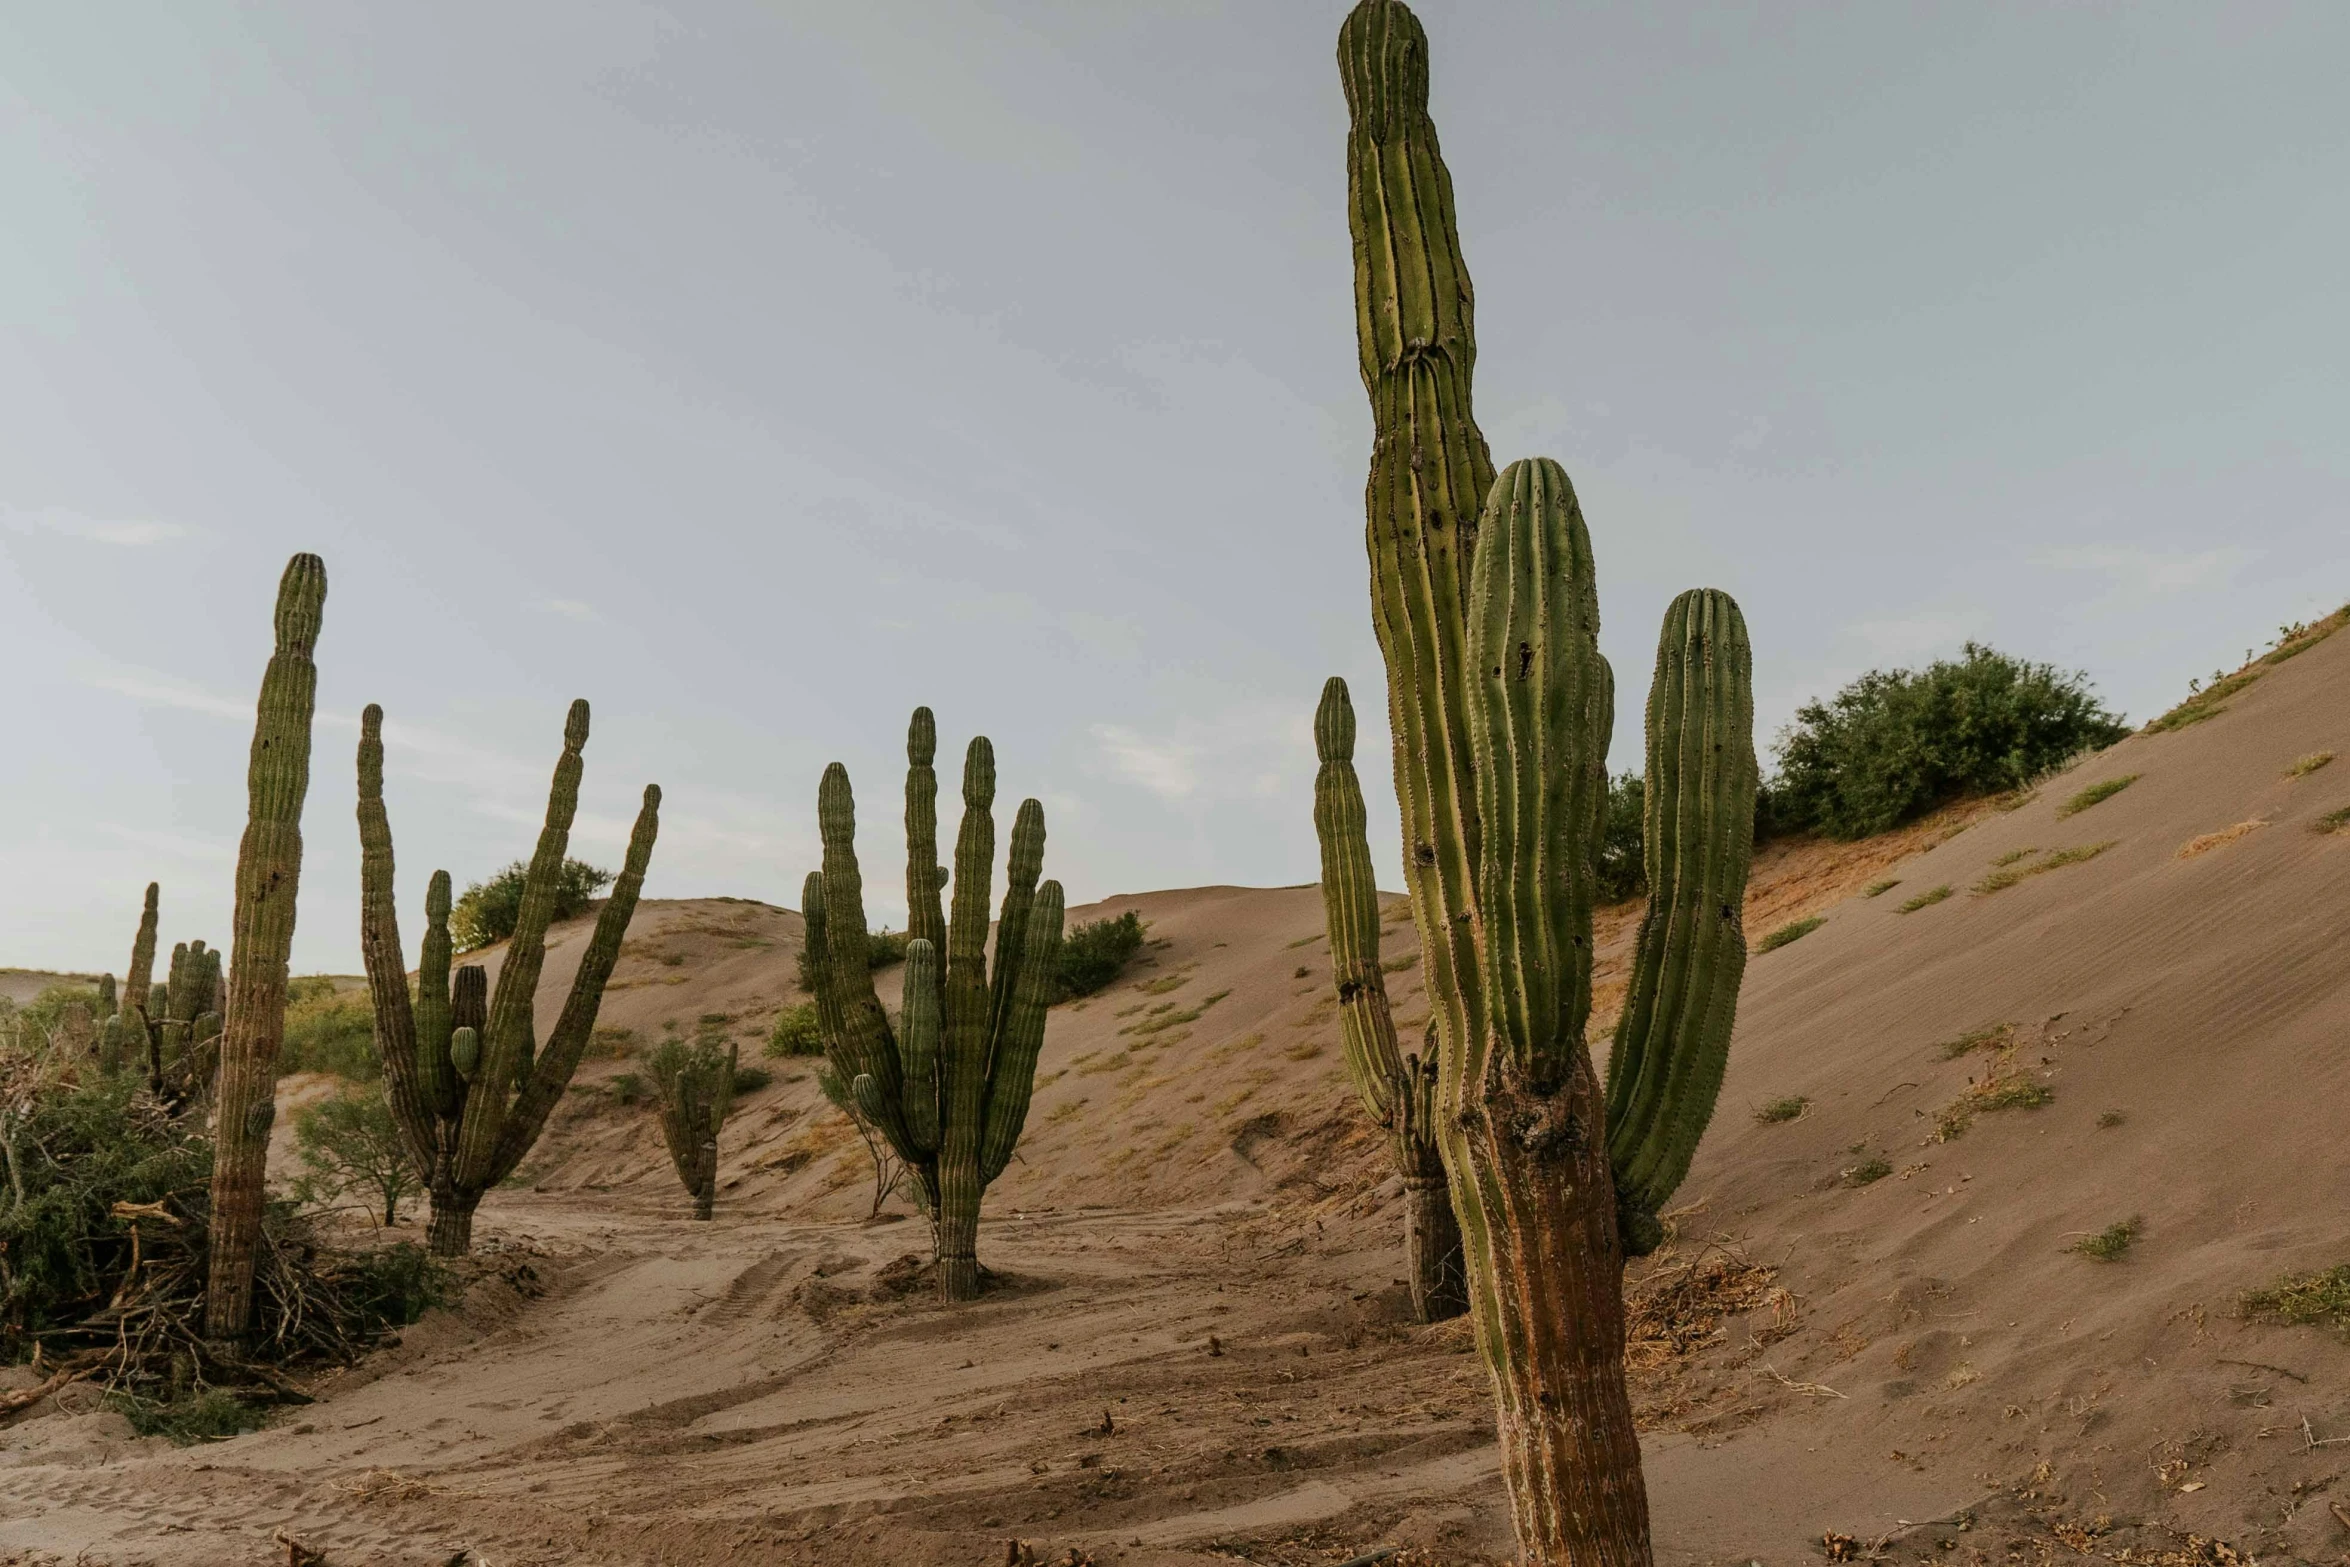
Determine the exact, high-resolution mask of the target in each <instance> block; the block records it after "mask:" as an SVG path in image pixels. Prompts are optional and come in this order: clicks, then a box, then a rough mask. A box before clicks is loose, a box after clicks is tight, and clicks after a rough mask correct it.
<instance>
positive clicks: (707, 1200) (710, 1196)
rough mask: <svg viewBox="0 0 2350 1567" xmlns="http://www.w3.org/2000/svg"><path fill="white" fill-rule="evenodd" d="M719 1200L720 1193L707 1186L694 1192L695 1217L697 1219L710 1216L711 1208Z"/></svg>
mask: <svg viewBox="0 0 2350 1567" xmlns="http://www.w3.org/2000/svg"><path fill="white" fill-rule="evenodd" d="M717 1201H718V1194H717V1193H716V1192H714V1191H712V1190H711V1189H710V1188H709V1187H707V1186H705V1187H703V1188H702V1189H701V1190H700V1191H698V1192H696V1193H694V1217H695V1218H697V1219H707V1218H708V1217H710V1209H711V1207H712V1206H713V1205H714V1204H715V1203H716V1202H717Z"/></svg>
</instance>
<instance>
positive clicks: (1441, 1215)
mask: <svg viewBox="0 0 2350 1567" xmlns="http://www.w3.org/2000/svg"><path fill="white" fill-rule="evenodd" d="M1314 748H1315V751H1316V753H1317V754H1318V755H1319V756H1320V758H1321V762H1322V770H1321V773H1320V774H1319V776H1318V777H1317V778H1316V779H1315V782H1314V833H1315V836H1316V837H1318V838H1319V839H1320V840H1321V844H1322V910H1323V917H1324V922H1325V928H1326V929H1327V930H1328V931H1329V937H1330V981H1331V984H1332V985H1333V986H1334V987H1335V988H1336V990H1337V992H1338V1008H1339V1010H1338V1017H1339V1032H1340V1037H1341V1039H1342V1040H1343V1041H1344V1043H1345V1047H1346V1069H1347V1072H1348V1074H1349V1075H1350V1076H1352V1077H1353V1079H1354V1084H1355V1092H1356V1093H1358V1094H1360V1095H1361V1096H1362V1100H1363V1108H1364V1109H1366V1110H1368V1111H1369V1112H1370V1114H1371V1119H1372V1120H1374V1121H1376V1122H1378V1123H1379V1125H1380V1126H1382V1127H1383V1128H1385V1129H1386V1132H1387V1147H1388V1153H1389V1155H1390V1157H1391V1158H1392V1159H1393V1160H1394V1162H1395V1173H1396V1174H1397V1175H1398V1176H1400V1177H1401V1178H1402V1180H1403V1188H1404V1271H1405V1274H1406V1275H1407V1277H1408V1279H1409V1281H1410V1284H1411V1291H1412V1309H1413V1310H1414V1312H1415V1313H1417V1315H1418V1316H1419V1319H1420V1320H1421V1321H1422V1322H1441V1321H1443V1320H1444V1319H1445V1318H1447V1317H1457V1316H1459V1315H1460V1314H1461V1313H1462V1312H1464V1311H1466V1310H1468V1309H1469V1302H1468V1296H1467V1294H1466V1289H1467V1280H1466V1279H1465V1278H1464V1277H1463V1274H1462V1266H1463V1265H1462V1261H1461V1230H1460V1225H1459V1223H1458V1222H1457V1221H1456V1220H1455V1219H1454V1218H1453V1214H1452V1196H1451V1194H1450V1193H1449V1192H1448V1191H1447V1190H1446V1189H1445V1179H1444V1161H1443V1158H1442V1157H1441V1155H1440V1154H1439V1152H1438V1150H1437V1146H1436V1119H1435V1091H1436V1051H1435V1050H1434V1049H1432V1048H1431V1049H1429V1050H1427V1051H1425V1052H1415V1053H1413V1054H1411V1055H1408V1056H1407V1055H1405V1054H1404V1053H1403V1051H1402V1050H1401V1049H1400V1048H1398V1046H1397V1044H1396V1039H1395V1014H1394V1013H1393V1012H1392V1011H1391V1010H1390V1009H1389V1007H1388V1004H1387V978H1386V975H1385V974H1384V973H1383V972H1382V971H1381V969H1380V967H1379V889H1378V887H1377V885H1376V884H1375V883H1374V882H1373V881H1372V879H1371V845H1370V840H1369V837H1368V829H1367V825H1366V813H1365V811H1364V807H1363V786H1362V783H1361V781H1360V780H1359V779H1357V778H1356V776H1355V764H1354V755H1355V712H1354V706H1353V704H1352V703H1351V702H1350V701H1349V700H1348V698H1347V692H1346V682H1345V681H1344V680H1341V679H1339V678H1338V677H1337V676H1335V675H1333V676H1331V678H1330V680H1329V683H1328V684H1326V685H1324V686H1323V687H1322V704H1321V706H1320V708H1319V709H1317V710H1316V712H1315V714H1314Z"/></svg>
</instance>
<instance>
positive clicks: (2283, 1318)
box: [2236, 1264, 2350, 1334]
mask: <svg viewBox="0 0 2350 1567" xmlns="http://www.w3.org/2000/svg"><path fill="white" fill-rule="evenodd" d="M2236 1303H2237V1305H2239V1306H2240V1307H2242V1308H2243V1311H2244V1314H2245V1315H2246V1316H2248V1317H2274V1318H2275V1319H2276V1320H2277V1321H2279V1322H2288V1323H2291V1324H2293V1325H2294V1326H2296V1327H2310V1326H2320V1325H2322V1326H2325V1327H2330V1328H2332V1329H2333V1330H2334V1331H2335V1332H2337V1333H2343V1334H2350V1264H2345V1265H2343V1266H2340V1267H2334V1268H2327V1269H2326V1270H2325V1271H2324V1272H2322V1273H2288V1274H2286V1275H2285V1276H2284V1277H2283V1278H2281V1279H2279V1280H2277V1282H2276V1283H2274V1284H2271V1285H2270V1286H2269V1287H2268V1288H2266V1289H2260V1290H2246V1291H2245V1292H2244V1293H2243V1294H2242V1295H2239V1296H2238V1297H2237V1298H2236Z"/></svg>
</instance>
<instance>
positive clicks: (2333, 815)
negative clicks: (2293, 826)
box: [2310, 805, 2350, 833]
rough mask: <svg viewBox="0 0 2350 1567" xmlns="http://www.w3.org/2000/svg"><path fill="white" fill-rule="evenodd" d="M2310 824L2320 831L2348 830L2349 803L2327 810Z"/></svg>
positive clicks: (2349, 818)
mask: <svg viewBox="0 0 2350 1567" xmlns="http://www.w3.org/2000/svg"><path fill="white" fill-rule="evenodd" d="M2310 826H2311V827H2312V828H2314V829H2315V830H2316V831H2318V832H2321V833H2336V832H2350V805H2345V806H2343V807H2342V808H2341V809H2340V810H2338V811H2328V812H2326V813H2325V815H2323V816H2320V817H2319V818H2318V819H2317V820H2316V821H2314V822H2312V823H2310Z"/></svg>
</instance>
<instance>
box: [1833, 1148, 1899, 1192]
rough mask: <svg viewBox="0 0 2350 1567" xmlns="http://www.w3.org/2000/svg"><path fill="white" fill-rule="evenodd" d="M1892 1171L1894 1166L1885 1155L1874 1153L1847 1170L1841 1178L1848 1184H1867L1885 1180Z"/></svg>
mask: <svg viewBox="0 0 2350 1567" xmlns="http://www.w3.org/2000/svg"><path fill="white" fill-rule="evenodd" d="M1892 1173H1893V1166H1892V1165H1890V1164H1888V1163H1887V1162H1886V1161H1885V1157H1884V1155H1882V1154H1872V1155H1870V1156H1869V1157H1868V1158H1866V1159H1863V1160H1862V1161H1861V1162H1860V1163H1858V1164H1856V1165H1854V1166H1853V1167H1852V1168H1851V1169H1849V1170H1846V1171H1845V1172H1844V1173H1843V1175H1842V1176H1841V1177H1840V1179H1841V1180H1842V1181H1843V1182H1844V1184H1845V1185H1847V1186H1867V1185H1870V1184H1872V1183H1873V1182H1876V1181H1881V1180H1883V1179H1884V1178H1885V1177H1886V1176H1888V1175H1891V1174H1892Z"/></svg>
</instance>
